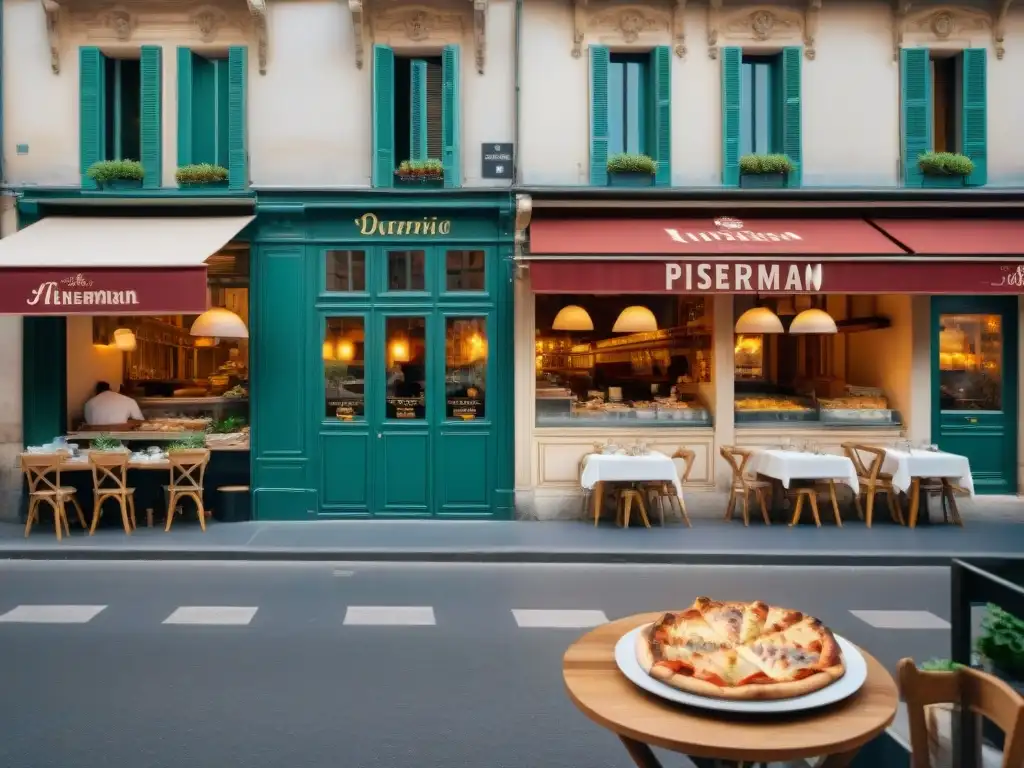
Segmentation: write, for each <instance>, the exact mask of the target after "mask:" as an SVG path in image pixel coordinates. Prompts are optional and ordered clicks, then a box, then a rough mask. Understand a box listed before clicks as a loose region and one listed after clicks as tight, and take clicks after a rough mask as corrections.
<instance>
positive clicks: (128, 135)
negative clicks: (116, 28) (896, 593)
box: [103, 58, 142, 160]
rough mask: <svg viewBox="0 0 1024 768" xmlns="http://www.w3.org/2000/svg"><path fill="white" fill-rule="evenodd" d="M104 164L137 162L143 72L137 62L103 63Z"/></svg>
mask: <svg viewBox="0 0 1024 768" xmlns="http://www.w3.org/2000/svg"><path fill="white" fill-rule="evenodd" d="M103 64H104V68H105V73H104V81H105V86H106V88H105V92H104V94H103V101H104V106H105V107H106V110H105V116H104V124H105V127H106V135H105V139H104V146H105V147H106V154H105V156H104V158H103V159H104V160H138V159H139V158H140V156H141V151H140V150H141V147H140V135H139V128H140V118H141V114H142V113H141V106H142V105H141V101H140V97H141V90H140V89H141V85H142V70H141V63H140V61H139V60H138V59H109V58H108V59H104V61H103Z"/></svg>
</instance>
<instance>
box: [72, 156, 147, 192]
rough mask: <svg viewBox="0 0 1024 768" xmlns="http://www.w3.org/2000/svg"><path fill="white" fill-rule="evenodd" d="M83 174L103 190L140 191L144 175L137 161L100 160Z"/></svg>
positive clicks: (140, 164)
mask: <svg viewBox="0 0 1024 768" xmlns="http://www.w3.org/2000/svg"><path fill="white" fill-rule="evenodd" d="M85 174H86V176H88V177H89V178H90V179H92V180H93V181H95V182H96V186H97V187H99V188H100V189H105V190H123V189H142V179H143V178H144V177H145V175H146V173H145V171H144V170H143V168H142V163H140V162H139V161H138V160H100V161H99V162H98V163H93V164H92V165H90V166H89V168H88V170H87V171H86V172H85Z"/></svg>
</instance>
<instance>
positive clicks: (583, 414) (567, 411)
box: [537, 395, 711, 428]
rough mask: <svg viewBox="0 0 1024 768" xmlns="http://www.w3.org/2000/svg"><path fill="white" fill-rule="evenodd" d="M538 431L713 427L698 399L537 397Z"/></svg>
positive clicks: (689, 397) (708, 413)
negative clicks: (572, 428)
mask: <svg viewBox="0 0 1024 768" xmlns="http://www.w3.org/2000/svg"><path fill="white" fill-rule="evenodd" d="M537 426H538V427H634V428H642V427H710V426H711V413H710V411H709V410H708V408H707V406H706V405H705V404H704V403H703V401H701V400H700V398H699V397H697V396H695V395H689V396H687V395H683V396H681V398H680V399H678V400H677V399H675V398H655V399H654V400H649V401H645V400H638V401H622V402H605V401H604V399H603V398H599V397H595V398H592V399H590V400H587V401H586V402H578V401H576V400H575V399H574V398H572V397H571V396H565V397H558V398H555V397H538V398H537Z"/></svg>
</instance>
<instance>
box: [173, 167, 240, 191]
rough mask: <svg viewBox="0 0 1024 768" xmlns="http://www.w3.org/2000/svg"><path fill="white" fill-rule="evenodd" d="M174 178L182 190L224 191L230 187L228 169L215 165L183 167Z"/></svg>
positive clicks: (176, 172)
mask: <svg viewBox="0 0 1024 768" xmlns="http://www.w3.org/2000/svg"><path fill="white" fill-rule="evenodd" d="M174 178H175V179H176V180H177V182H178V186H179V187H181V188H182V189H223V188H226V187H227V185H228V169H227V168H224V167H223V166H220V165H214V164H213V163H196V164H194V165H183V166H181V168H179V169H178V170H177V171H175V173H174Z"/></svg>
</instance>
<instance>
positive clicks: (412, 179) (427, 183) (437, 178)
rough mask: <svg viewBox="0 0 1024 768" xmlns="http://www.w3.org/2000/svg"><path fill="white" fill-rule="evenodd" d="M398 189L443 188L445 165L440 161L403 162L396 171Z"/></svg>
mask: <svg viewBox="0 0 1024 768" xmlns="http://www.w3.org/2000/svg"><path fill="white" fill-rule="evenodd" d="M395 186H396V187H428V188H429V187H443V186H444V165H443V164H442V163H441V161H440V160H403V161H402V162H401V163H400V164H399V166H398V170H396V171H395Z"/></svg>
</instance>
